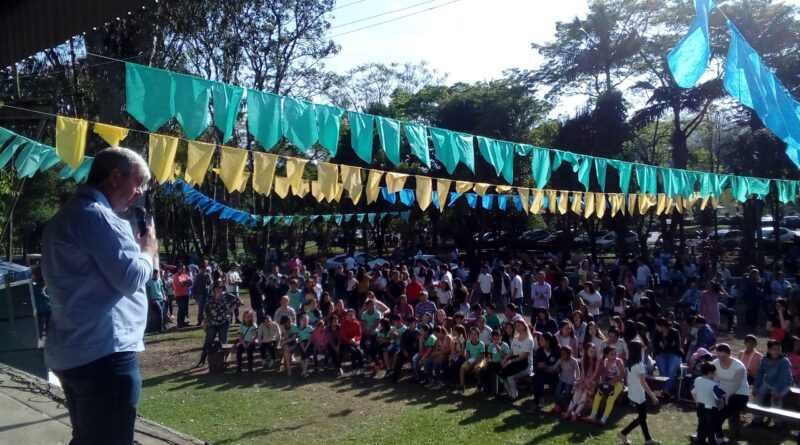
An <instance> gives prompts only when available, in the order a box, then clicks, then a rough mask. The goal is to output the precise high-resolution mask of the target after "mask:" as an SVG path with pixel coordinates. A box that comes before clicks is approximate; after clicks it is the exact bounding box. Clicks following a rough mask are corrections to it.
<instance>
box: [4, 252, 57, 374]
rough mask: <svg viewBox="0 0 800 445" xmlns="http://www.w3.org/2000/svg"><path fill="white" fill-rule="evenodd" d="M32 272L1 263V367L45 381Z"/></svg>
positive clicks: (16, 265) (25, 267) (17, 266)
mask: <svg viewBox="0 0 800 445" xmlns="http://www.w3.org/2000/svg"><path fill="white" fill-rule="evenodd" d="M31 276H32V274H31V268H30V267H27V266H21V265H19V264H15V263H7V262H0V363H4V364H6V365H10V366H13V367H15V368H18V369H22V370H24V371H26V372H28V373H31V374H34V375H37V376H39V377H42V378H45V377H46V376H47V370H46V368H45V366H44V356H43V353H42V352H43V350H42V349H41V348H40V347H39V333H38V328H37V323H36V303H35V301H34V298H33V286H32V282H31Z"/></svg>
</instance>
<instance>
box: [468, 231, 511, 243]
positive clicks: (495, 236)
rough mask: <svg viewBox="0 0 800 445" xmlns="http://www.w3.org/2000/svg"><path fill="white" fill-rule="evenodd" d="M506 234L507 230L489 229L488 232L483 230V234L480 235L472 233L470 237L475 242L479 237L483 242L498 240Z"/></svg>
mask: <svg viewBox="0 0 800 445" xmlns="http://www.w3.org/2000/svg"><path fill="white" fill-rule="evenodd" d="M507 235H508V232H507V231H505V230H501V231H499V232H495V231H490V232H485V233H484V234H483V235H481V234H477V235H474V236H473V237H472V239H473V240H474V241H475V242H477V241H478V239H480V240H481V242H484V243H493V242H495V241H498V240H500V239H502V238H504V237H505V236H507Z"/></svg>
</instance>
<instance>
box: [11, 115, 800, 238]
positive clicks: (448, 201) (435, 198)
mask: <svg viewBox="0 0 800 445" xmlns="http://www.w3.org/2000/svg"><path fill="white" fill-rule="evenodd" d="M0 135H2V137H3V139H2V140H4V141H5V142H3V144H2V145H0V150H2V151H0V158H2V157H3V155H2V153H6V152H7V150H9V147H10V145H9V143H10V142H11V143H14V144H18V145H21V144H23V143H24V144H29V145H30V146H31V147H34V149H38V150H40V151H41V152H42V153H47V152H49V150H55V149H53V148H50V147H47V146H45V145H43V144H39V143H35V142H34V141H31V140H29V139H27V138H24V137H22V136H18V135H15V134H14V133H12V132H10V131H8V130H6V129H3V128H0ZM150 136H151V138H155V140H151V144H150V147H149V153H148V158H149V165H150V167H151V169H152V170H153V171H154V172H157V173H156V175H157V176H158V175H160V176H162V177H166V180H164V181H162V183H165V184H167V183H179V184H183V185H184V186H185V187H188V188H191V187H192V185H193V184H191V183H190V182H189V179H188V178H189V177H190V176H192V177H193V181H194V182H195V183H197V184H199V183H202V181H203V178H204V177H205V172H206V171H208V169H209V167H210V161H211V158H212V156H211V154H213V149H214V145H213V144H205V143H200V144H205V145H206V151H203V152H199V153H196V154H195V155H192V153H191V152H189V153H188V154H187V160H188V162H187V168H186V170H185V171H184V178H185V180H181V179H179V176H180V173H181V168H180V167H178V168H174V157H175V153H176V151H177V143H176V142H175V141H177V139H176V138H171V137H169V136H163V135H155V134H151V135H150ZM17 137H19V138H22V139H20V140H16V138H17ZM164 138H168V139H166V141H165V140H164ZM57 140H59V138H57ZM14 141H16V142H14ZM189 144H197V143H195V142H192V141H189ZM190 146H192V145H190ZM3 147H5V149H3ZM221 149H223V151H222V152H221V154H220V164H219V165H220V167H219V168H216V167H215V168H212V169H211V170H212V171H215V172H216V173H217V174H218V175H219V176H220V178H221V179H222V180H223V182H224V183H226V186H227V187H230V184H237V183H236V181H242V183H244V184H246V183H247V178H252V184H253V188H254V190H255V191H256V192H257V193H261V194H264V195H269V194H271V193H275V194H276V196H278V197H279V198H286V197H288V195H289V194H292V195H293V196H295V197H299V198H303V197H306V196H307V195H309V194H311V195H312V196H313V197H314V199H316V200H317V202H323V201H327V202H339V200H340V199H342V197H343V192H344V191H345V190H346V191H347V192H348V196H349V198H350V199H351V200H352V201H353V202H354V203H359V202H360V201H361V197H362V196H364V197H365V198H364V200H365V201H366V203H367V204H371V203H373V202H375V201H376V200H377V199H378V198H379V197H381V198H382V199H383V200H384V201H386V202H388V203H390V204H395V203H401V204H404V205H406V206H407V207H413V206H414V205H418V206H419V207H420V209H422V210H423V211H424V210H426V209H427V208H429V207H430V206H431V205H433V207H435V208H436V209H438V210H439V211H444V209H445V208H448V207H452V206H454V205H456V203H457V202H458V201H459V200H460V199H461V197H462V196H463V197H464V201H465V202H466V204H467V205H468V206H469V207H471V208H476V207H478V205H480V207H481V208H483V209H486V210H493V209H499V210H512V209H513V210H516V211H518V212H526V213H539V212H543V211H549V212H551V213H558V214H562V215H563V214H566V213H567V212H573V213H575V214H578V215H581V216H583V217H585V218H590V217H592V216H596V217H599V218H603V217H604V216H605V215H609V216H611V217H613V216H616V215H617V214H619V213H622V214H626V213H627V214H636V213H637V212H638V213H639V214H645V213H647V212H648V211H649V210H650V209H654V210H655V211H656V213H657V214H659V215H660V214H662V213H664V212H671V211H672V209H673V208H675V209H676V210H677V211H679V212H683V211H684V210H685V209H688V208H691V207H692V206H694V205H695V204H696V203H698V202H699V204H700V207H701V209H703V208H705V207H706V205H708V204H709V203H712V205H714V206H716V205H717V203H718V202H719V199H718V198H714V197H713V196H711V194H708V195H706V196H702V195H701V193H700V192H694V193H693V194H692V195H691V196H688V197H669V196H667V195H666V194H664V193H658V194H656V195H652V194H647V193H642V194H628V195H625V194H623V193H602V192H579V191H565V190H551V189H531V188H525V187H512V186H507V185H494V184H486V183H473V182H468V181H453V180H450V179H443V178H430V177H426V176H422V175H409V174H405V173H397V172H384V171H380V170H369V169H361V168H359V167H352V166H346V165H336V164H327V163H318V164H317V180H310V179H305V178H304V176H305V167H306V165H307V164H308V162H309V161H308V160H307V159H300V158H292V157H286V156H277V155H272V154H269V153H253V155H254V158H253V162H252V169H253V171H252V172H248V173H246V174H245V173H244V172H243V170H240V168H242V169H243V168H244V167H240V166H241V164H242V162H241V160H242V159H244V160H246V159H247V156H246V154H247V153H248V152H247V151H246V150H242V149H238V148H235V147H221ZM226 149H227V150H226ZM226 153H229V154H227V155H226ZM243 154H244V155H243ZM230 156H232V157H230ZM47 157H48V156H47V155H44V154H39V155H35V156H27V157H25V159H26V160H25V161H21V160H20V159H21V158H22V157H20V158H18V159H17V162H15V167H16V168H17V171H18V175H19V174H21V173H22V172H23V170H20V169H19V168H18V167H17V166H20V165H24V166H25V170H24V171H28V170H29V168H31V166H35V167H36V168H39V166H41V167H47V165H48V164H50V166H52V161H45V160H46V159H47ZM200 158H202V159H200ZM9 159H10V157H9ZM30 159H36V161H31V160H30ZM170 159H171V160H170ZM259 159H261V161H259ZM279 159H280V160H282V161H283V162H284V170H285V175H284V176H277V175H276V174H275V173H276V167H277V164H278V160H279ZM0 160H2V159H0ZM91 160H92V158H90V157H85V158H84V161H83V162H82V163H81V165H80V166H79V170H78V172H81V171H82V172H83V173H81V174H80V175H78V174H76V175H73V176H72V177H73V179H75V180H78V181H79V182H80V181H81V180H82V178H84V177H85V174H88V168H89V166H91ZM7 163H8V159H7V160H6V161H5V162H4V163H3V164H2V165H3V166H5V165H6V164H7ZM237 164H238V165H237ZM228 165H234V171H235V172H237V173H236V174H233V175H232V174H230V172H229V171H228V170H229V168H228V167H227V166H228ZM64 168H65V169H66V170H68V171H72V170H71V169H70V168H69V166H65V167H64ZM34 170H36V169H34ZM361 170H365V172H364V173H365V175H366V181H364V178H363V176H362V172H361ZM198 172H199V173H198ZM195 177H196V178H195ZM265 177H267V179H264V178H265ZM237 178H239V179H237ZM243 178H244V179H243ZM340 178H341V182H340V181H339V179H340ZM409 180H410V181H409ZM178 181H180V182H178ZM232 181H233V182H232ZM408 182H414V183H415V188H406V187H405V185H406V184H407V183H408ZM784 182H786V183H787V184H788V185H789V187H786V188H785V189H783V188H781V187H779V189H781V191H782V192H786V193H784V195H782V196H783V197H784V198H785V199H787V200H788V199H789V198H791V199H794V197H796V192H797V184H796V182H793V181H784ZM382 183H383V185H381V184H382ZM736 184H737V182H734V183H733V185H734V187H733V188H732V190H735V191H736V192H741V190H742V189H743V188H742V187H738V188H737V187H736V186H735V185H736ZM434 185H435V189H434ZM237 186H241V185H237ZM182 187H183V186H182ZM185 187H184V188H185ZM242 189H243V187H242ZM492 189H493V190H494V191H495V192H496V193H489V190H492ZM193 196H197V195H193ZM734 198H736V199H740V198H742V196H737V195H736V194H735V193H734V194H731V193H725V194H723V195H722V201H723V202H725V201H731V200H732V199H734ZM196 199H198V198H196ZM203 202H204V203H208V201H203ZM509 203H512V204H513V205H509ZM209 205H210V206H211V207H210V208H212V209H213V210H214V211H220V212H221V213H222V214H223V215H224V217H225V218H226V219H230V218H229V217H230V216H236V219H237V220H239V221H244V222H245V223H247V224H251V223H252V218H250V216H247V217H245V212H241V213H236V212H234V211H233V210H234V209H228V210H226V209H225V208H223V207H222V206H224V205H223V204H219V203H212V204H209ZM203 208H204V209H206V210H207V209H208V208H209V207H206V206H203ZM223 210H224V212H223ZM211 213H213V212H211ZM365 215H367V216H365V218H367V220H368V221H369V220H370V219H371V218H379V217H378V216H377V214H376V216H375V217H369V216H368V215H369V214H365ZM290 216H291V215H290ZM292 217H293V216H292ZM278 220H280V219H278ZM283 220H285V218H283ZM299 220H303V218H300V219H299ZM334 220H335V219H334Z"/></svg>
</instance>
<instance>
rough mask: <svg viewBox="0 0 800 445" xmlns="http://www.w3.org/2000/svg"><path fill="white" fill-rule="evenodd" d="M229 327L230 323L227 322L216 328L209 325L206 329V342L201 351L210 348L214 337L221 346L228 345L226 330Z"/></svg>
mask: <svg viewBox="0 0 800 445" xmlns="http://www.w3.org/2000/svg"><path fill="white" fill-rule="evenodd" d="M230 327H231V323H230V322H229V321H226V322H224V323H222V324H219V325H216V326H215V325H212V324H209V325H208V328H207V329H206V341H205V343H204V344H203V351H208V348H210V347H211V343H213V342H214V337H218V338H219V342H220V343H222V344H223V345H224V344H226V343H228V330H229V329H230Z"/></svg>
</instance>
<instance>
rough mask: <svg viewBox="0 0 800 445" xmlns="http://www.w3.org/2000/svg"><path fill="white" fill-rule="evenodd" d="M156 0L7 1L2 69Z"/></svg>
mask: <svg viewBox="0 0 800 445" xmlns="http://www.w3.org/2000/svg"><path fill="white" fill-rule="evenodd" d="M153 3H154V0H113V1H109V0H7V1H4V2H3V7H2V8H0V68H5V67H7V66H10V65H13V64H14V63H16V62H18V61H20V60H22V59H24V58H26V57H28V56H31V55H33V54H36V53H38V52H40V51H43V50H45V49H48V48H52V47H55V46H58V45H59V44H61V43H63V42H65V41H66V40H67V39H69V38H70V37H72V36H76V35H78V34H80V33H82V32H85V31H89V30H91V29H92V28H93V27H96V26H101V25H103V24H104V23H106V22H110V21H112V20H116V18H117V17H124V16H126V15H127V14H128V12H132V11H135V10H138V9H141V8H142V7H143V6H149V5H152V4H153Z"/></svg>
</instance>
